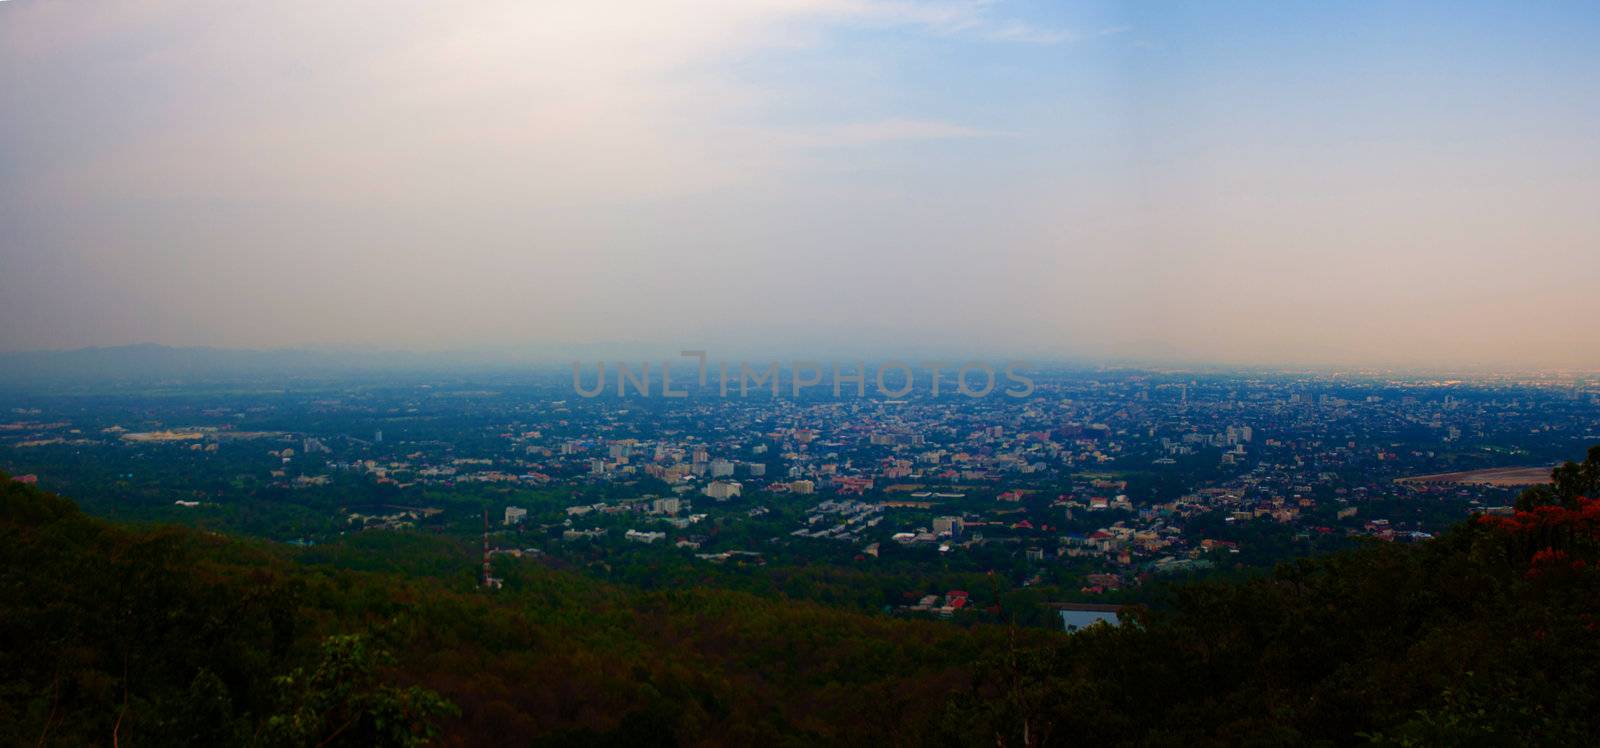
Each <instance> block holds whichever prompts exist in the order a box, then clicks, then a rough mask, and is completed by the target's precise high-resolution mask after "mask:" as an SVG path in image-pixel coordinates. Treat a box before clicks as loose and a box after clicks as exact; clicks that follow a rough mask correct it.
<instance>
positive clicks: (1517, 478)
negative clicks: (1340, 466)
mask: <svg viewBox="0 0 1600 748" xmlns="http://www.w3.org/2000/svg"><path fill="white" fill-rule="evenodd" d="M1552 469H1553V468H1549V467H1504V468H1487V469H1484V470H1464V471H1462V472H1459V473H1434V474H1432V475H1413V476H1411V477H1408V478H1396V479H1395V481H1394V482H1396V483H1460V484H1463V485H1474V486H1499V487H1502V488H1504V487H1513V486H1532V485H1536V484H1539V483H1549V482H1550V471H1551V470H1552Z"/></svg>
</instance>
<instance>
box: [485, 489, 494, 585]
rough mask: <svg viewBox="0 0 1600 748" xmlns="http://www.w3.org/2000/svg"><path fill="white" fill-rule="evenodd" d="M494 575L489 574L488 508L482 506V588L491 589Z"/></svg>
mask: <svg viewBox="0 0 1600 748" xmlns="http://www.w3.org/2000/svg"><path fill="white" fill-rule="evenodd" d="M493 587H494V577H492V576H489V508H488V507H484V508H483V588H484V589H486V590H487V589H492V588H493Z"/></svg>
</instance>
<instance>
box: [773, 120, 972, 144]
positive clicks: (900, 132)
mask: <svg viewBox="0 0 1600 748" xmlns="http://www.w3.org/2000/svg"><path fill="white" fill-rule="evenodd" d="M1002 134H1004V133H1000V132H996V131H991V130H983V129H979V128H976V127H968V126H966V125H958V124H955V123H952V122H941V121H937V120H917V119H884V120H876V121H871V122H852V123H849V124H843V125H835V126H832V127H825V128H819V129H815V130H811V131H808V132H801V133H797V134H796V135H795V136H794V137H793V138H791V139H790V142H791V143H793V144H795V145H801V146H806V147H812V148H837V147H853V146H866V145H875V144H878V143H893V142H901V141H919V140H953V139H964V138H987V137H995V136H998V135H1002Z"/></svg>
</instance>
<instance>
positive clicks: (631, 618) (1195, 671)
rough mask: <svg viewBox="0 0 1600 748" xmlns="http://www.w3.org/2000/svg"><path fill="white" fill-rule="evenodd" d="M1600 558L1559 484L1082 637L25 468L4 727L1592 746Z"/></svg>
mask: <svg viewBox="0 0 1600 748" xmlns="http://www.w3.org/2000/svg"><path fill="white" fill-rule="evenodd" d="M1585 464H1586V465H1587V464H1588V463H1585ZM1585 469H1587V468H1586V467H1585V466H1583V465H1580V466H1578V467H1577V468H1576V470H1578V471H1579V472H1578V473H1576V474H1575V475H1579V476H1582V475H1586V474H1585V473H1583V472H1582V471H1583V470H1585ZM395 552H403V548H402V549H396V551H395ZM1597 561H1600V502H1597V501H1594V500H1590V499H1583V498H1579V497H1571V498H1570V500H1568V499H1566V498H1565V497H1562V501H1561V503H1540V504H1538V505H1530V506H1526V507H1525V508H1524V510H1523V511H1520V512H1518V513H1517V514H1516V515H1514V516H1510V517H1484V518H1480V519H1478V520H1475V521H1473V522H1469V523H1467V524H1464V525H1462V526H1460V527H1458V528H1456V529H1454V530H1452V531H1451V532H1449V533H1447V534H1445V535H1444V536H1442V537H1441V538H1439V539H1437V540H1435V541H1431V542H1427V543H1421V544H1416V545H1392V544H1382V543H1373V544H1371V545H1368V546H1365V547H1362V548H1359V549H1356V550H1352V551H1347V552H1342V553H1337V554H1333V555H1330V556H1325V557H1320V558H1316V559H1308V560H1301V561H1296V562H1292V563H1287V564H1284V565H1281V566H1279V567H1278V568H1277V569H1276V570H1275V571H1274V572H1272V573H1271V574H1267V575H1262V576H1258V577H1254V578H1250V579H1246V580H1242V581H1227V582H1223V581H1214V582H1206V583H1192V584H1184V585H1181V586H1176V587H1173V588H1170V589H1169V590H1167V591H1166V593H1165V594H1164V595H1163V596H1162V597H1161V598H1160V599H1159V600H1158V601H1157V602H1156V604H1154V605H1152V606H1151V607H1150V608H1148V609H1138V610H1134V611H1132V612H1131V613H1129V614H1128V615H1127V616H1126V619H1127V620H1126V621H1125V625H1123V626H1121V627H1117V628H1110V627H1094V628H1091V629H1089V630H1087V631H1085V632H1082V633H1079V634H1076V635H1071V636H1068V635H1064V634H1055V633H1052V632H1048V631H1041V630H1037V629H1027V628H1015V629H1012V628H1008V627H1001V626H994V625H977V626H972V627H967V628H962V627H957V626H952V625H949V624H942V623H937V622H925V621H907V620H896V619H893V618H891V617H888V616H879V615H870V614H863V613H860V612H852V611H848V610H840V609H835V608H829V607H825V606H822V605H819V604H815V603H811V602H795V601H787V600H784V599H782V598H781V597H771V596H755V595H750V594H746V593H741V592H734V591H727V590H717V589H705V588H699V589H679V590H662V589H657V590H640V589H637V588H634V587H630V586H618V585H612V584H607V583H602V582H597V581H595V580H593V579H591V578H587V577H585V576H582V575H579V574H575V573H572V572H567V571H558V570H552V569H549V568H545V567H543V566H541V565H539V564H535V563H521V564H514V565H511V566H509V567H508V568H507V569H506V570H505V571H504V574H505V575H506V577H507V580H506V588H505V590H503V591H502V592H500V593H498V594H485V593H481V592H467V591H465V589H464V588H463V587H462V586H460V585H455V586H454V587H452V586H451V584H450V582H449V581H448V580H442V579H439V578H435V577H418V576H407V575H402V574H399V573H394V572H371V571H353V570H346V569H340V568H337V567H335V566H332V565H329V564H327V563H318V564H315V565H308V564H304V563H299V562H296V561H293V560H291V558H290V557H289V556H287V555H285V554H283V553H280V552H279V551H277V550H275V549H274V548H272V547H268V546H261V545H252V544H248V543H246V542H243V541H238V540H231V539H227V538H224V537H221V536H216V535H210V534H203V533H198V532H194V531H187V530H175V529H170V528H152V529H132V528H125V527H119V526H115V525H110V524H107V523H104V522H101V521H98V520H93V519H90V518H88V517H86V516H84V515H83V514H81V513H80V512H78V511H77V510H76V508H74V507H73V506H72V505H71V503H70V502H67V501H65V500H63V499H59V498H56V497H54V496H50V495H48V494H44V493H42V492H39V491H36V490H34V489H32V488H31V487H27V486H22V485H19V484H15V483H10V482H0V563H3V571H0V741H3V742H5V743H8V744H14V743H35V744H40V743H42V744H82V743H90V744H111V743H113V742H115V743H117V744H119V745H121V744H127V745H165V744H236V743H251V742H253V743H259V744H268V745H314V744H323V743H326V744H347V745H375V744H387V745H404V744H415V743H418V742H421V741H424V740H428V739H430V738H432V739H434V742H439V743H444V744H488V743H494V744H506V743H510V744H522V743H531V744H544V745H558V744H585V745H590V744H615V745H624V744H625V745H651V744H712V745H729V744H738V745H748V744H754V743H763V742H764V743H781V744H816V743H874V744H885V743H887V744H931V743H941V742H943V743H950V744H984V745H995V744H1001V745H1067V744H1080V743H1084V742H1088V741H1098V742H1104V743H1109V744H1144V745H1193V744H1219V745H1220V744H1230V745H1231V744H1255V745H1265V744H1274V745H1298V744H1330V745H1337V744H1350V743H1357V742H1368V741H1372V742H1380V743H1395V744H1409V745H1464V744H1483V745H1503V744H1541V745H1550V744H1570V745H1593V744H1597V743H1600V722H1597V720H1596V719H1595V718H1594V716H1593V715H1594V714H1595V713H1596V707H1600V632H1597V631H1596V624H1597V623H1600V622H1597V621H1596V619H1595V616H1596V614H1597V613H1600V571H1597V566H1596V562H1597ZM396 568H404V564H400V565H398V566H397V567H396Z"/></svg>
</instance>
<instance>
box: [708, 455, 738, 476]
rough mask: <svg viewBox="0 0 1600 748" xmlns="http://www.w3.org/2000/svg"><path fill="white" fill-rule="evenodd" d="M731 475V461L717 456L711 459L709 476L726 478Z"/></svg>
mask: <svg viewBox="0 0 1600 748" xmlns="http://www.w3.org/2000/svg"><path fill="white" fill-rule="evenodd" d="M730 475H733V461H732V460H724V459H722V458H720V457H719V458H717V459H715V460H712V461H711V477H713V478H726V477H728V476H730Z"/></svg>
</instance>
